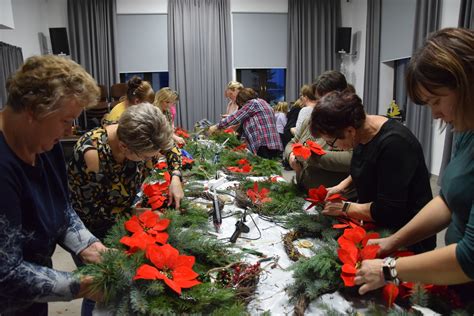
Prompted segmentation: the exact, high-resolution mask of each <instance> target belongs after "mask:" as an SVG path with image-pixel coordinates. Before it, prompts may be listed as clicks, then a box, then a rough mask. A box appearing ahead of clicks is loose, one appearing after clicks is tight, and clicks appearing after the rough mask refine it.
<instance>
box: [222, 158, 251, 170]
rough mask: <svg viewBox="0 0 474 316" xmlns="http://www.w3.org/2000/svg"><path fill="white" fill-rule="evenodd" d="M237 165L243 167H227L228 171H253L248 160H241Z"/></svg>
mask: <svg viewBox="0 0 474 316" xmlns="http://www.w3.org/2000/svg"><path fill="white" fill-rule="evenodd" d="M237 164H238V165H240V166H241V167H240V168H239V167H236V166H229V167H227V170H229V171H232V172H239V173H248V172H250V171H252V166H251V165H250V164H249V162H248V160H246V159H240V160H239V161H237Z"/></svg>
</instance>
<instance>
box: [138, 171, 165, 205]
mask: <svg viewBox="0 0 474 316" xmlns="http://www.w3.org/2000/svg"><path fill="white" fill-rule="evenodd" d="M163 178H164V181H159V182H155V183H153V184H150V183H144V184H143V193H145V195H146V196H147V197H148V203H149V204H150V206H151V208H152V209H153V210H156V209H159V208H161V207H162V206H163V204H164V203H165V201H166V199H167V195H168V188H169V186H170V182H171V176H170V174H169V173H168V172H164V173H163Z"/></svg>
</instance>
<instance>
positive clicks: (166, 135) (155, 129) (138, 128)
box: [117, 102, 173, 154]
mask: <svg viewBox="0 0 474 316" xmlns="http://www.w3.org/2000/svg"><path fill="white" fill-rule="evenodd" d="M172 135H173V131H172V129H171V125H170V124H169V123H168V121H167V120H166V117H165V116H164V115H163V113H161V111H160V110H159V109H158V108H157V107H155V106H153V105H152V104H150V103H147V102H145V103H140V104H137V105H132V106H130V107H128V108H127V110H125V112H124V113H123V114H122V116H121V117H120V119H119V121H118V127H117V136H118V138H119V140H120V141H122V142H124V143H125V145H127V147H128V148H129V149H130V150H131V151H132V152H134V153H136V154H141V153H148V152H151V151H158V150H170V149H171V148H173V140H172V138H171V137H172Z"/></svg>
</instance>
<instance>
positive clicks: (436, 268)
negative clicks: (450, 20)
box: [355, 28, 474, 313]
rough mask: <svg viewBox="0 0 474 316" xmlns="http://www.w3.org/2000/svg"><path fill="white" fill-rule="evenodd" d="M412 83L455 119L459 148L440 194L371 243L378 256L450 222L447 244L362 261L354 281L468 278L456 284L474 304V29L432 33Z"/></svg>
mask: <svg viewBox="0 0 474 316" xmlns="http://www.w3.org/2000/svg"><path fill="white" fill-rule="evenodd" d="M407 88H408V94H409V95H410V97H411V98H412V99H413V101H415V102H416V103H418V104H428V106H429V107H430V108H431V111H432V113H433V117H434V118H440V119H442V120H443V121H444V122H447V123H451V124H452V125H453V126H454V130H455V131H456V133H455V142H454V143H455V152H454V155H453V157H452V158H451V162H450V163H449V165H448V166H447V167H446V169H445V173H444V176H443V179H442V183H441V191H440V195H439V196H437V197H435V198H434V199H433V200H431V202H429V203H428V204H427V205H426V206H425V207H424V208H423V209H422V210H421V211H420V212H419V213H418V214H417V215H416V217H415V218H413V219H412V220H411V221H410V222H409V223H408V224H406V225H405V226H404V227H402V228H401V229H400V230H399V231H397V232H396V233H395V234H393V235H391V236H390V237H387V238H382V239H376V240H371V241H370V242H371V243H374V244H379V245H380V247H381V248H380V251H379V253H380V255H387V254H390V253H392V252H393V251H395V250H396V249H398V248H400V247H403V246H408V245H411V244H413V243H414V242H417V241H418V240H421V239H424V238H426V237H428V236H433V235H435V234H436V233H437V232H439V231H441V230H443V229H444V228H446V227H447V228H448V229H447V231H446V237H445V240H446V247H442V248H439V249H436V250H433V251H430V252H427V253H424V254H419V255H416V256H410V257H403V258H390V257H388V258H385V259H384V260H381V259H376V260H366V261H363V262H362V265H361V268H360V269H359V270H358V272H357V276H356V279H355V282H356V284H359V285H362V286H361V287H360V289H359V292H360V293H361V294H364V293H366V292H367V291H371V290H374V289H376V288H379V287H381V286H383V285H384V284H385V282H387V281H388V282H390V281H392V282H400V281H405V282H421V283H426V284H430V283H432V284H442V285H450V284H461V283H467V282H470V283H468V284H464V285H457V286H456V289H457V290H458V291H457V292H458V294H459V295H460V297H461V300H463V301H464V302H462V303H468V302H471V303H472V297H473V296H472V293H473V288H474V286H473V282H472V280H473V279H474V132H473V130H474V105H473V101H474V31H472V30H468V29H456V28H448V29H443V30H440V31H438V32H436V33H434V34H432V35H431V36H430V37H429V38H428V39H427V41H426V42H425V44H424V46H422V47H421V48H420V49H419V51H418V52H417V53H416V54H415V55H414V56H413V57H412V59H411V61H410V65H409V67H408V73H407ZM380 271H384V272H387V273H381V272H380ZM470 312H471V313H472V310H471V311H470Z"/></svg>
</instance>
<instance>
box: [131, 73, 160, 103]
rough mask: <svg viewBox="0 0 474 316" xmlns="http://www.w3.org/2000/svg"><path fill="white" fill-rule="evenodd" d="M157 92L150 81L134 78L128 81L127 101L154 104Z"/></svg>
mask: <svg viewBox="0 0 474 316" xmlns="http://www.w3.org/2000/svg"><path fill="white" fill-rule="evenodd" d="M154 97H155V92H154V91H153V88H152V87H151V84H150V83H149V82H148V81H145V80H142V78H140V77H138V76H133V77H132V78H130V79H129V80H128V81H127V99H128V100H129V101H132V100H135V99H136V100H138V101H139V102H149V103H151V102H153V99H154Z"/></svg>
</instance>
